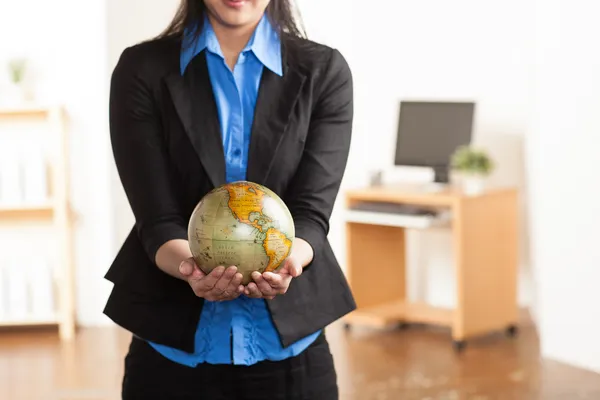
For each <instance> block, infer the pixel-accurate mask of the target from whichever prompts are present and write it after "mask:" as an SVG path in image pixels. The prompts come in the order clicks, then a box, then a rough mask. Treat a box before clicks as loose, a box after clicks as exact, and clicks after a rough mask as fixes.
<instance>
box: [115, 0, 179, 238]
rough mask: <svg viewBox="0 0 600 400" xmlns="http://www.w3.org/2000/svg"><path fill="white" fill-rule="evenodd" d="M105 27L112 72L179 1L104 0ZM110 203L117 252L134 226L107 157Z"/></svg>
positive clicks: (160, 27)
mask: <svg viewBox="0 0 600 400" xmlns="http://www.w3.org/2000/svg"><path fill="white" fill-rule="evenodd" d="M105 1H106V5H107V27H108V60H107V61H108V69H109V73H110V72H112V70H113V69H114V67H115V65H116V63H117V61H118V59H119V56H120V55H121V53H122V52H123V50H124V49H125V48H126V47H128V46H131V45H134V44H136V43H138V42H140V41H143V40H146V39H149V38H151V37H154V36H156V35H157V34H159V33H160V32H161V31H162V30H163V29H164V28H166V27H167V25H168V24H169V22H170V21H171V19H172V18H173V15H174V14H175V11H176V9H177V6H178V5H179V3H180V2H179V0H105ZM111 182H112V183H111V187H112V201H113V204H115V213H114V215H113V223H114V226H115V234H114V236H113V244H114V246H115V247H116V249H118V248H119V247H120V246H121V244H122V243H123V241H124V240H125V238H126V237H127V235H128V234H129V232H130V231H131V228H132V226H133V224H134V218H133V214H132V212H131V208H130V207H129V203H128V202H127V198H126V197H125V193H124V192H123V187H122V185H121V182H120V180H119V177H118V175H117V171H116V168H114V162H113V160H112V154H111Z"/></svg>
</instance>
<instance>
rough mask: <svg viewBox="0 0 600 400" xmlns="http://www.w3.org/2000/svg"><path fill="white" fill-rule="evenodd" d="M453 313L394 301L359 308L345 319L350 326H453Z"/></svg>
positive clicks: (425, 305)
mask: <svg viewBox="0 0 600 400" xmlns="http://www.w3.org/2000/svg"><path fill="white" fill-rule="evenodd" d="M453 315H454V313H453V311H452V310H449V309H445V308H438V307H432V306H430V305H427V304H422V303H406V302H404V301H401V300H399V301H393V302H389V303H385V304H383V305H379V306H373V307H364V308H360V307H359V308H358V309H357V310H355V311H353V312H352V313H350V314H349V315H348V316H346V318H345V322H346V323H348V324H357V325H367V326H372V327H377V328H385V327H387V326H391V325H394V324H397V323H399V322H409V323H421V324H432V325H439V326H451V325H452V319H453Z"/></svg>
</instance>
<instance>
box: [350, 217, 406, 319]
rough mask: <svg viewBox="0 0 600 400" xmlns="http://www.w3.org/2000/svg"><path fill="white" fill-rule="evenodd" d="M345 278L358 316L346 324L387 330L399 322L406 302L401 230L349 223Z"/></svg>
mask: <svg viewBox="0 0 600 400" xmlns="http://www.w3.org/2000/svg"><path fill="white" fill-rule="evenodd" d="M346 239H347V267H348V268H347V275H348V279H349V282H350V286H351V287H352V292H353V294H354V297H355V299H356V302H357V305H358V310H357V311H359V312H358V313H354V315H353V314H350V315H349V318H347V319H346V321H347V323H351V322H355V321H357V322H358V320H360V322H366V323H369V324H370V325H379V326H386V325H389V324H393V323H397V322H402V319H403V316H404V302H405V300H406V279H405V263H406V261H405V234H404V229H403V228H397V227H389V226H381V225H368V224H359V223H353V222H348V223H347V224H346Z"/></svg>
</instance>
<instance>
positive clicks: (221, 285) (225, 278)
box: [212, 266, 237, 295]
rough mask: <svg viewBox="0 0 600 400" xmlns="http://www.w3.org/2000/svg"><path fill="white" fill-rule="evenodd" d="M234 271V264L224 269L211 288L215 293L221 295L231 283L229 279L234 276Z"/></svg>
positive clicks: (235, 269) (235, 270)
mask: <svg viewBox="0 0 600 400" xmlns="http://www.w3.org/2000/svg"><path fill="white" fill-rule="evenodd" d="M236 272H237V267H235V266H231V267H229V268H227V269H226V270H225V272H224V273H223V275H221V277H220V278H219V280H218V281H217V283H215V286H214V288H213V289H212V290H213V291H214V292H215V294H217V295H221V294H222V293H223V292H224V291H225V290H226V289H227V287H228V286H229V284H231V281H232V280H233V277H234V276H235V273H236ZM236 286H237V285H236Z"/></svg>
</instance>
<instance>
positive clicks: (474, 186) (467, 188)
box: [462, 175, 485, 196]
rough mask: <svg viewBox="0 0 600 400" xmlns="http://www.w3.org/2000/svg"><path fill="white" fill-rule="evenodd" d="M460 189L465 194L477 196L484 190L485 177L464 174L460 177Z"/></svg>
mask: <svg viewBox="0 0 600 400" xmlns="http://www.w3.org/2000/svg"><path fill="white" fill-rule="evenodd" d="M462 190H463V193H464V194H466V195H467V196H478V195H480V194H482V193H483V192H484V191H485V177H484V176H482V175H465V176H463V177H462Z"/></svg>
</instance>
